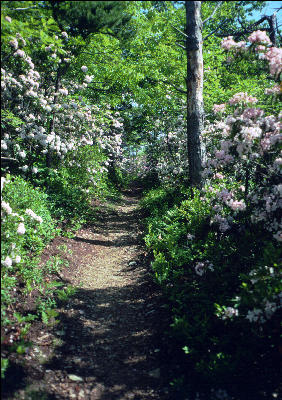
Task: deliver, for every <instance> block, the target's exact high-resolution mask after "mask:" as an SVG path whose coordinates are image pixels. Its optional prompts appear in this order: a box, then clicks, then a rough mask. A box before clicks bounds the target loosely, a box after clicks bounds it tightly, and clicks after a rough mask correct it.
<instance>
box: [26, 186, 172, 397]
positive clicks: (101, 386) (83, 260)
mask: <svg viewBox="0 0 282 400" xmlns="http://www.w3.org/2000/svg"><path fill="white" fill-rule="evenodd" d="M129 195H130V196H129ZM137 204H138V196H136V195H134V194H132V193H131V194H130V193H128V195H127V196H123V198H122V200H121V201H120V202H119V203H118V204H117V205H115V206H114V207H112V208H109V206H107V205H106V206H105V207H104V208H102V209H101V211H99V216H100V217H99V221H98V222H97V223H95V224H93V226H90V227H88V228H83V229H81V230H80V231H78V232H77V235H76V237H75V238H73V239H68V238H61V242H60V243H64V244H65V245H67V247H68V249H69V250H71V255H70V256H69V260H70V267H69V268H67V269H66V270H65V272H63V275H62V279H63V280H64V281H66V282H70V283H71V284H72V285H74V286H76V287H78V290H77V293H76V294H75V295H74V296H73V297H72V298H71V299H70V300H69V302H68V304H67V305H64V306H62V307H61V308H60V309H59V319H60V324H59V325H58V326H57V327H55V329H54V332H53V334H54V335H55V337H53V343H56V347H55V348H53V349H52V346H51V347H49V348H48V346H45V347H44V346H40V340H39V342H38V347H37V355H38V352H39V354H40V356H41V358H42V357H43V358H45V359H46V362H44V364H43V369H42V372H41V375H40V374H39V375H40V376H39V377H35V378H34V379H35V381H36V383H34V382H35V381H33V383H32V384H31V385H30V386H29V389H28V391H29V392H30V393H34V394H35V395H34V397H30V398H34V399H35V398H38V399H41V398H42V399H50V400H51V399H89V400H96V399H97V400H117V399H119V400H126V399H134V400H143V399H144V400H145V399H148V400H149V399H151V400H157V399H158V400H166V399H168V398H169V395H168V389H167V388H166V387H165V383H164V381H163V380H164V379H163V378H162V377H163V375H165V369H166V366H164V365H163V361H161V360H160V350H159V346H160V336H161V335H160V334H161V332H160V329H162V328H161V325H160V320H161V317H160V315H161V314H162V313H163V307H162V302H161V295H160V293H159V292H158V289H157V288H156V286H155V285H154V284H153V282H152V278H151V275H150V273H149V271H148V266H146V263H145V262H144V248H142V246H141V237H142V234H141V232H140V230H139V229H140V215H139V214H138V208H137ZM43 333H44V332H41V334H43ZM39 339H40V338H39ZM54 339H55V340H54ZM32 355H33V353H31V357H32ZM35 356H36V354H35ZM38 378H40V379H38ZM25 393H26V392H25ZM36 393H37V395H38V396H39V397H36ZM18 396H20V392H19V393H18ZM25 396H26V394H25ZM40 396H42V397H40ZM44 396H45V397H44ZM18 398H21V396H20V397H18ZM23 398H25V399H26V398H29V397H23Z"/></svg>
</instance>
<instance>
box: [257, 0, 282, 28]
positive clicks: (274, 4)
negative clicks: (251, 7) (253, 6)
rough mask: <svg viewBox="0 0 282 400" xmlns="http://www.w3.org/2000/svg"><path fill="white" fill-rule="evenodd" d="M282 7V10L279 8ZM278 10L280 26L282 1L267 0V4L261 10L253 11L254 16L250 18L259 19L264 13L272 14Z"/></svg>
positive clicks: (277, 15)
mask: <svg viewBox="0 0 282 400" xmlns="http://www.w3.org/2000/svg"><path fill="white" fill-rule="evenodd" d="M280 7H281V10H279V11H278V9H279V8H280ZM275 11H276V12H277V14H276V17H277V23H278V26H281V25H282V1H267V2H266V5H265V6H264V8H263V9H262V10H261V11H253V13H252V16H250V17H249V19H255V20H257V21H258V20H259V19H260V18H261V17H263V16H264V15H272V14H273V13H274V12H275Z"/></svg>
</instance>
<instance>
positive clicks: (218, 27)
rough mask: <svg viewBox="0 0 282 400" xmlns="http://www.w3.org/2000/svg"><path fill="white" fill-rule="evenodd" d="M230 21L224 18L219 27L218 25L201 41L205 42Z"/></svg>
mask: <svg viewBox="0 0 282 400" xmlns="http://www.w3.org/2000/svg"><path fill="white" fill-rule="evenodd" d="M228 21H230V18H225V19H224V20H223V21H222V23H221V24H220V25H218V26H217V27H216V28H215V29H214V30H213V31H211V32H210V33H209V34H208V35H206V36H205V37H204V38H203V41H204V40H206V39H207V38H208V37H210V36H211V35H213V34H214V33H216V32H217V31H218V30H219V29H221V28H222V27H223V26H224V25H225V23H226V22H228Z"/></svg>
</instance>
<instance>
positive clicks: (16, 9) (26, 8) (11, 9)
mask: <svg viewBox="0 0 282 400" xmlns="http://www.w3.org/2000/svg"><path fill="white" fill-rule="evenodd" d="M31 8H38V7H37V6H30V7H23V8H6V7H5V10H9V11H10V12H11V11H25V10H30V9H31Z"/></svg>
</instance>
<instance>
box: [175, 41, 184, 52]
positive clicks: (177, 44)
mask: <svg viewBox="0 0 282 400" xmlns="http://www.w3.org/2000/svg"><path fill="white" fill-rule="evenodd" d="M175 44H176V46H178V47H180V48H181V49H183V50H186V47H185V46H183V45H182V44H180V43H177V42H176V43H175Z"/></svg>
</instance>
